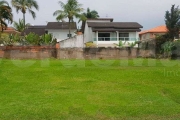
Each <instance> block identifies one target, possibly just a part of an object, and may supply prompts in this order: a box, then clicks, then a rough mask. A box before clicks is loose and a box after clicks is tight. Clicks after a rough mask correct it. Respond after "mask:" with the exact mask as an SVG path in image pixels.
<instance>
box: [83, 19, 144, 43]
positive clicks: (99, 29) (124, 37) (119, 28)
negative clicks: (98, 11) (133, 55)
mask: <svg viewBox="0 0 180 120" xmlns="http://www.w3.org/2000/svg"><path fill="white" fill-rule="evenodd" d="M140 28H143V27H142V26H141V25H140V24H139V23H137V22H113V19H112V18H97V19H88V20H87V21H86V23H85V25H84V28H83V29H84V42H85V43H86V42H89V41H93V43H95V44H96V45H97V46H114V44H115V43H116V44H118V43H119V41H122V42H124V43H126V44H130V43H133V42H135V41H137V40H139V35H138V32H140V31H141V29H140ZM125 41H126V42H125Z"/></svg>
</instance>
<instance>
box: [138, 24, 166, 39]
mask: <svg viewBox="0 0 180 120" xmlns="http://www.w3.org/2000/svg"><path fill="white" fill-rule="evenodd" d="M167 32H168V29H167V27H166V26H165V25H161V26H158V27H155V28H152V29H149V30H145V31H142V32H140V33H139V38H140V40H148V39H153V38H155V37H156V35H164V34H166V33H167Z"/></svg>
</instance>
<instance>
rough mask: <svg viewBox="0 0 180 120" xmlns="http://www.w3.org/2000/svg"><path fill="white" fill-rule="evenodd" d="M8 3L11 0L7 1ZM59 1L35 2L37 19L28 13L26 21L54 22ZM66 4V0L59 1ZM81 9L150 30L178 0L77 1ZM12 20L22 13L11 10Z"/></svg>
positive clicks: (162, 20)
mask: <svg viewBox="0 0 180 120" xmlns="http://www.w3.org/2000/svg"><path fill="white" fill-rule="evenodd" d="M7 1H8V2H10V1H11V0H7ZM58 1H59V0H37V2H38V4H39V7H40V9H39V11H36V10H35V11H36V15H37V18H36V19H35V20H34V19H33V18H32V17H31V15H30V14H29V13H27V14H26V21H27V22H28V23H31V24H33V25H45V24H46V22H53V21H56V20H55V17H54V16H53V15H52V14H53V12H54V11H56V10H58V9H60V5H59V4H58ZM61 1H63V2H64V3H66V1H67V0H61ZM78 1H79V3H81V4H83V8H85V9H86V8H87V7H89V8H90V9H91V10H96V11H98V13H99V15H100V17H102V18H106V17H110V18H114V21H115V22H138V23H140V24H141V25H142V26H143V27H144V28H143V30H146V29H150V28H153V27H156V26H159V25H163V24H165V23H164V15H165V11H167V10H170V8H171V6H172V5H173V4H175V5H180V2H179V0H78ZM13 13H14V20H15V21H18V19H19V18H22V13H21V12H19V13H18V14H17V13H16V11H15V9H13Z"/></svg>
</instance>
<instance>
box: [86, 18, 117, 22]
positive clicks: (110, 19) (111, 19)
mask: <svg viewBox="0 0 180 120" xmlns="http://www.w3.org/2000/svg"><path fill="white" fill-rule="evenodd" d="M87 20H109V21H111V22H113V20H114V19H113V18H88V19H87Z"/></svg>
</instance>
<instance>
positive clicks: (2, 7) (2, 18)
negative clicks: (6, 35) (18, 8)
mask: <svg viewBox="0 0 180 120" xmlns="http://www.w3.org/2000/svg"><path fill="white" fill-rule="evenodd" d="M6 20H7V21H8V22H10V23H12V22H13V14H12V9H11V7H9V4H8V2H7V1H5V0H2V1H0V25H1V30H2V31H3V30H4V28H6V27H7V23H6Z"/></svg>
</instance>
